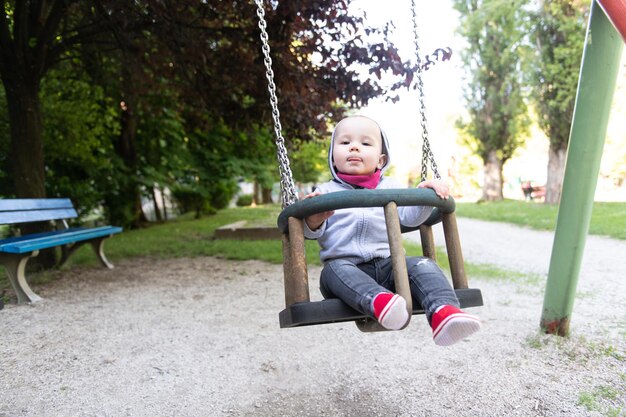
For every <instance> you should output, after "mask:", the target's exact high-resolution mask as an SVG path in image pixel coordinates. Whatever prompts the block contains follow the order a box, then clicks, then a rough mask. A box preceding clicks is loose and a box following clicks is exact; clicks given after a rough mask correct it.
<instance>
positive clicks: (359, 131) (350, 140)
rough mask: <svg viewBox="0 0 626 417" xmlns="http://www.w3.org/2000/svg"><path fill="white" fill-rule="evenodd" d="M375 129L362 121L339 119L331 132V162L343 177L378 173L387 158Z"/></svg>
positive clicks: (370, 121)
mask: <svg viewBox="0 0 626 417" xmlns="http://www.w3.org/2000/svg"><path fill="white" fill-rule="evenodd" d="M382 149H383V143H382V138H381V134H380V129H379V128H378V125H377V124H376V122H374V121H373V120H370V119H368V118H366V117H349V118H347V119H343V120H342V121H341V122H339V124H338V125H337V127H336V129H335V138H334V143H333V162H334V164H335V168H336V169H337V171H339V172H342V173H344V174H353V175H369V174H373V173H374V171H376V169H377V168H378V169H381V168H382V167H383V166H384V164H385V161H386V160H387V156H386V155H384V154H383V153H382Z"/></svg>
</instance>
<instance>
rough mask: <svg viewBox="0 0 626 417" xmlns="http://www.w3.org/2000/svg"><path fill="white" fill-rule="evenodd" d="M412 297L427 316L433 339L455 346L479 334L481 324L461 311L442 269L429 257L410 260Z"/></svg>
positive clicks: (441, 343)
mask: <svg viewBox="0 0 626 417" xmlns="http://www.w3.org/2000/svg"><path fill="white" fill-rule="evenodd" d="M407 269H408V272H409V280H410V285H411V295H412V296H413V299H414V300H415V301H416V302H419V303H420V304H421V306H422V308H423V309H424V311H425V313H426V319H427V320H428V323H429V324H430V325H431V327H432V329H433V339H434V341H435V343H436V344H438V345H442V346H448V345H452V344H454V343H456V342H459V341H461V340H463V339H464V338H466V337H468V336H469V335H471V334H473V333H475V332H477V331H478V330H480V320H479V319H478V318H477V317H475V316H472V315H470V314H467V313H464V312H463V311H461V310H460V309H459V300H458V299H457V297H456V294H455V293H454V290H453V289H452V287H451V286H450V283H449V282H448V280H447V278H446V277H445V275H444V274H443V272H442V271H441V269H440V268H439V266H438V265H437V264H436V263H435V262H434V261H432V260H431V259H429V258H426V257H409V258H407Z"/></svg>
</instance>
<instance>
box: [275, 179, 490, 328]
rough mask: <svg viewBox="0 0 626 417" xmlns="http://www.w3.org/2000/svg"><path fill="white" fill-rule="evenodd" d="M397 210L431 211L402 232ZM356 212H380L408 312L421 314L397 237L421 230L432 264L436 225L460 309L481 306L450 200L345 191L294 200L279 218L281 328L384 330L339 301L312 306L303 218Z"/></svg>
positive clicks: (428, 194)
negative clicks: (330, 326) (359, 209)
mask: <svg viewBox="0 0 626 417" xmlns="http://www.w3.org/2000/svg"><path fill="white" fill-rule="evenodd" d="M398 206H431V207H434V210H433V213H432V214H431V216H430V217H429V218H428V220H426V222H424V223H423V224H422V225H420V226H419V227H413V228H410V227H408V228H404V227H401V226H400V221H399V218H398V213H397V207H398ZM355 207H383V208H384V212H385V222H386V225H387V232H388V236H389V244H390V249H391V258H392V264H393V268H394V272H395V274H396V277H395V280H396V288H397V289H398V291H397V292H398V293H399V294H400V295H402V296H403V297H404V298H405V300H406V301H407V309H408V310H409V312H412V314H423V313H424V311H423V310H422V309H421V306H416V307H415V308H413V306H412V300H411V294H410V289H409V284H408V277H407V271H406V263H405V255H404V249H403V247H402V237H401V233H404V232H408V231H413V230H418V229H419V231H420V236H421V239H422V249H423V253H424V256H427V257H429V258H431V259H433V260H435V261H436V255H435V244H434V239H433V234H432V228H431V227H432V225H434V224H437V223H440V222H441V223H442V225H443V229H444V236H445V240H446V248H447V252H448V260H449V263H450V272H451V275H452V284H453V288H454V291H455V292H456V295H457V298H458V299H459V302H460V305H461V308H467V307H478V306H482V305H483V300H482V294H481V292H480V290H479V289H477V288H468V284H467V276H466V274H465V269H464V265H463V255H462V253H461V246H460V241H459V237H458V231H457V226H456V217H455V216H454V209H455V203H454V199H452V198H448V199H447V200H442V199H440V198H439V197H438V196H437V195H436V194H435V192H434V190H431V189H426V188H414V189H382V190H380V189H379V190H346V191H339V192H334V193H328V194H322V195H319V196H316V197H314V198H309V199H305V200H302V201H298V202H296V203H294V204H292V205H290V206H288V207H286V208H285V209H284V210H283V211H282V212H281V213H280V215H279V217H278V228H279V229H280V230H281V232H282V233H283V259H284V276H285V282H284V284H285V305H286V308H285V309H284V310H283V311H281V312H280V313H279V322H280V327H281V328H289V327H300V326H310V325H316V324H328V323H339V322H346V321H354V322H355V323H356V324H357V327H358V328H359V329H360V330H361V331H366V332H370V331H380V330H383V328H382V327H381V326H379V325H378V323H377V322H376V321H375V320H373V319H372V318H370V317H368V316H366V315H365V314H362V313H359V312H358V311H355V310H354V309H352V308H350V307H349V306H347V305H346V304H344V303H343V302H342V301H341V300H339V299H337V298H332V299H326V300H322V301H314V302H311V301H310V296H309V289H308V273H307V265H306V259H305V245H304V229H303V219H304V218H306V217H308V216H310V215H312V214H315V213H321V212H324V211H330V210H337V209H346V208H355Z"/></svg>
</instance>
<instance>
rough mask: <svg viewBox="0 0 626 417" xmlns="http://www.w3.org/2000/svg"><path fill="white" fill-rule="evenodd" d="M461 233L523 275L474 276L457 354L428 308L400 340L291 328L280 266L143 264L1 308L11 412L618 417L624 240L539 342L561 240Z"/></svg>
mask: <svg viewBox="0 0 626 417" xmlns="http://www.w3.org/2000/svg"><path fill="white" fill-rule="evenodd" d="M459 229H460V232H461V234H462V236H463V244H464V248H465V257H466V259H467V260H468V261H469V262H484V263H489V264H492V265H496V266H499V267H500V268H503V269H506V270H510V271H512V274H511V276H508V277H505V276H503V277H502V278H501V279H493V278H490V279H481V277H472V278H471V279H472V283H473V285H476V286H477V287H479V288H481V290H482V293H483V297H484V300H485V303H484V306H483V307H478V308H473V309H472V311H473V312H474V313H476V314H478V315H479V316H480V317H481V319H482V320H483V329H482V330H481V332H479V333H478V334H476V335H474V336H473V337H472V338H470V339H468V340H466V341H464V342H462V343H459V344H458V345H455V346H453V347H448V348H443V347H438V346H436V345H435V344H434V343H433V342H432V339H431V336H430V329H429V327H428V326H427V324H426V322H425V320H424V318H423V316H414V319H413V321H412V323H411V324H410V326H409V327H408V328H407V329H406V330H404V331H401V332H383V333H361V332H360V331H358V330H357V328H356V327H355V326H354V324H352V323H340V324H331V325H324V326H311V327H303V328H295V329H282V330H281V329H279V326H278V312H279V311H280V310H281V309H282V308H283V306H284V299H283V289H282V267H281V266H280V265H272V264H268V263H264V262H259V261H245V262H234V261H226V260H223V259H218V258H214V257H201V258H192V259H178V260H167V259H166V260H163V259H152V258H140V259H136V260H129V261H122V262H119V263H117V264H116V268H115V269H114V270H105V269H101V268H95V267H94V268H85V267H82V268H72V269H70V270H69V271H63V273H62V274H61V273H60V274H59V279H58V280H55V281H53V282H52V283H49V284H45V285H41V286H37V287H35V290H36V291H37V293H38V294H40V295H41V296H42V297H43V298H44V300H43V301H41V302H39V303H35V304H32V305H15V304H10V305H7V306H5V309H4V310H3V311H2V320H1V321H0V333H1V334H2V335H3V337H2V338H1V340H0V355H1V357H2V377H1V378H0V393H1V394H0V396H1V401H0V416H3V417H8V416H42V415H67V416H69V415H81V416H123V415H128V416H139V415H161V416H198V415H206V416H321V415H327V416H389V415H394V416H498V415H502V416H504V415H506V416H603V415H613V416H620V415H623V413H624V412H625V410H626V379H625V375H624V372H625V368H624V361H625V355H626V338H625V334H626V317H625V316H624V310H623V308H622V307H620V306H623V305H625V303H626V282H625V281H624V279H623V277H624V270H626V260H624V259H623V257H618V256H616V254H620V253H626V243H625V242H624V241H621V240H614V239H608V238H603V237H597V236H589V238H588V240H587V245H586V251H585V256H584V259H583V265H582V269H581V277H580V281H579V285H578V291H577V296H576V302H575V306H574V312H573V316H572V324H571V331H572V334H571V336H570V337H569V338H561V337H557V336H550V335H542V334H541V333H540V332H539V321H540V315H541V302H542V295H543V290H544V284H545V279H546V274H547V269H548V264H549V256H550V247H551V244H552V239H553V233H551V232H539V231H532V230H529V229H525V228H519V227H516V226H511V225H508V224H503V223H491V222H483V221H477V220H469V219H463V218H461V219H459ZM415 233H416V232H413V234H415ZM413 234H411V235H409V238H411V239H413V238H417V237H415V236H413ZM436 241H439V242H441V240H440V238H439V237H437V236H436ZM513 271H515V272H517V273H516V274H514V273H513ZM520 273H521V274H520ZM318 274H319V267H315V266H313V267H311V268H310V277H311V280H312V291H311V295H312V298H313V299H318V298H320V295H319V292H318V291H317V290H316V282H315V281H316V278H317V276H318Z"/></svg>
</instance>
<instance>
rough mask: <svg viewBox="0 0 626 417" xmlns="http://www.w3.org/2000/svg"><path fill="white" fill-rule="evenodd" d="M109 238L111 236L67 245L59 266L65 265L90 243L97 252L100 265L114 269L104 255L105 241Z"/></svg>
mask: <svg viewBox="0 0 626 417" xmlns="http://www.w3.org/2000/svg"><path fill="white" fill-rule="evenodd" d="M108 237H110V236H106V237H103V238H100V239H95V240H85V241H82V242H76V243H74V244H72V245H65V246H64V247H63V254H62V256H61V262H59V266H60V265H63V264H64V263H65V262H66V261H67V260H68V259H69V257H70V256H72V254H73V253H74V252H76V250H77V249H78V248H80V247H81V246H83V245H84V244H85V243H90V244H91V247H92V248H93V250H94V251H95V252H96V256H98V260H99V261H100V263H101V264H102V265H103V266H104V267H105V268H108V269H113V268H114V267H113V264H112V263H111V262H109V260H108V259H107V257H106V256H105V255H104V240H105V239H107V238H108Z"/></svg>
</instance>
